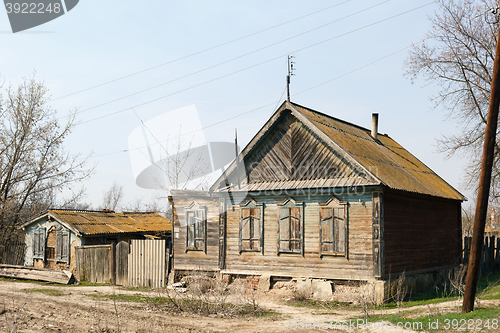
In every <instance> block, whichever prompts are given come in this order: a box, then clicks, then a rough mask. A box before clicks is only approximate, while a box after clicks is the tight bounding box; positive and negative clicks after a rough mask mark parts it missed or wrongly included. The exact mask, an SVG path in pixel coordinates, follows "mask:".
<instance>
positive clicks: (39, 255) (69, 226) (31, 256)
mask: <svg viewBox="0 0 500 333" xmlns="http://www.w3.org/2000/svg"><path fill="white" fill-rule="evenodd" d="M21 227H22V228H23V229H24V230H25V245H26V250H25V260H24V265H25V266H34V267H37V268H52V269H59V270H69V271H71V272H72V273H73V274H75V275H77V274H76V273H77V272H76V255H75V249H76V248H77V247H80V246H84V245H85V246H88V245H101V244H118V243H120V242H130V241H131V240H132V239H144V238H145V237H147V236H148V235H151V236H157V237H160V238H163V239H168V240H169V239H170V232H171V230H172V224H171V222H170V220H168V219H166V218H164V217H163V216H160V215H158V214H155V213H114V212H112V211H84V210H61V209H51V210H48V211H47V212H45V213H44V214H42V215H40V216H39V217H37V218H35V219H33V220H31V221H28V222H26V223H24V224H23V225H22V226H21Z"/></svg>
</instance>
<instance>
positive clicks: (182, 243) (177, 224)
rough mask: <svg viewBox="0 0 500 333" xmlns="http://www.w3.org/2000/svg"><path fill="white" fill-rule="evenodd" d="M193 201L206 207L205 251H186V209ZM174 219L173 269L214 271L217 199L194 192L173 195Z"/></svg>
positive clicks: (215, 263)
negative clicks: (197, 194)
mask: <svg viewBox="0 0 500 333" xmlns="http://www.w3.org/2000/svg"><path fill="white" fill-rule="evenodd" d="M193 201H196V202H197V203H198V204H199V205H200V206H205V207H206V209H207V210H206V213H207V251H206V253H205V251H186V216H185V215H186V211H185V209H186V208H187V207H189V206H190V205H191V204H192V203H193ZM172 208H173V220H174V232H173V243H174V255H173V268H174V269H175V270H199V269H201V270H206V271H216V270H218V267H219V262H218V261H219V248H218V243H219V242H218V240H219V237H218V235H219V201H218V199H214V198H211V197H209V196H208V195H205V196H196V195H195V194H194V195H193V194H186V195H180V194H179V195H175V196H173V200H172Z"/></svg>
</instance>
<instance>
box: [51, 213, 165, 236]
mask: <svg viewBox="0 0 500 333" xmlns="http://www.w3.org/2000/svg"><path fill="white" fill-rule="evenodd" d="M48 214H49V215H52V216H53V217H55V218H56V219H58V220H60V221H62V222H64V223H67V224H68V225H69V226H71V227H73V228H74V229H76V230H77V231H79V232H80V233H81V234H82V235H102V234H121V233H142V232H161V231H171V230H172V223H171V222H170V220H169V219H166V218H164V217H163V216H161V215H158V214H154V213H107V212H95V211H70V210H57V209H51V210H49V212H48Z"/></svg>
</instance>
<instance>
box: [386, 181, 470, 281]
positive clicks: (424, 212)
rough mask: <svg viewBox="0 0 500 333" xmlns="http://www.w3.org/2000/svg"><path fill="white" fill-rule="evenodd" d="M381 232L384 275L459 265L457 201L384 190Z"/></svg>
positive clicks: (459, 217)
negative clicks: (382, 235) (382, 226)
mask: <svg viewBox="0 0 500 333" xmlns="http://www.w3.org/2000/svg"><path fill="white" fill-rule="evenodd" d="M383 232H384V249H383V253H384V273H385V275H386V276H387V274H394V273H401V272H406V273H410V272H419V271H426V270H431V269H437V268H440V267H446V266H451V265H455V264H458V263H459V258H460V253H461V239H462V237H461V211H460V202H459V201H456V200H446V199H439V198H433V197H428V196H424V195H417V194H409V193H404V192H398V191H384V231H383Z"/></svg>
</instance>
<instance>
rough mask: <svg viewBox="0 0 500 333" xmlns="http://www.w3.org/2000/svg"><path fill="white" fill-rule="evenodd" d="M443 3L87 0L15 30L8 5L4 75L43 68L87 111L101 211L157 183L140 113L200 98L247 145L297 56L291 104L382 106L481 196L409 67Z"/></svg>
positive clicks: (341, 111) (209, 129)
mask: <svg viewBox="0 0 500 333" xmlns="http://www.w3.org/2000/svg"><path fill="white" fill-rule="evenodd" d="M426 4H428V5H426ZM419 7H420V8H419ZM436 8H437V6H436V4H434V3H432V2H430V1H429V2H427V1H413V0H389V1H385V0H381V1H376V0H370V1H368V0H351V1H344V0H335V1H332V0H330V1H320V0H315V1H290V0H287V1H278V0H274V1H260V0H256V1H255V0H254V1H245V2H243V1H234V0H233V1H148V2H137V1H113V0H106V1H96V0H82V1H80V2H79V4H78V5H77V6H76V7H75V8H74V9H73V10H71V11H70V12H68V13H67V14H65V15H63V16H61V17H59V18H57V19H55V20H53V21H51V22H48V23H46V24H43V25H41V26H38V27H35V28H32V29H30V30H27V31H25V32H19V33H16V34H13V33H12V32H11V29H10V24H9V21H8V17H7V14H6V12H5V11H0V32H1V34H0V38H1V39H2V42H1V45H2V46H1V48H2V51H1V52H0V63H1V64H2V66H1V67H0V74H1V76H2V80H4V81H5V82H6V83H5V84H4V86H6V85H8V84H12V85H13V86H16V85H18V84H19V83H20V82H22V78H23V77H29V76H30V75H32V74H33V73H34V72H35V71H36V78H37V79H38V80H43V81H44V82H45V85H46V86H47V87H48V88H49V89H50V93H51V95H52V102H51V105H52V107H53V108H54V109H56V110H57V111H58V115H59V116H60V117H64V116H65V115H67V114H68V113H69V111H70V110H74V109H78V110H79V114H78V119H79V121H80V125H78V126H77V127H75V129H74V131H73V133H72V134H71V136H70V137H69V138H68V140H67V145H66V147H67V150H69V151H70V152H72V153H81V154H83V155H87V154H89V153H92V154H93V155H92V157H91V158H90V159H89V165H93V164H96V165H97V167H96V173H95V174H94V176H93V177H92V178H91V179H89V180H88V181H87V182H86V183H85V187H86V188H87V197H86V198H85V201H87V202H91V203H92V204H93V205H94V208H96V207H97V206H98V205H99V204H100V202H101V201H102V193H103V191H104V190H105V189H108V188H109V187H110V186H111V184H112V183H113V182H114V181H116V182H118V183H119V184H123V185H124V190H125V194H126V198H125V202H124V203H126V202H130V201H133V200H136V199H139V198H142V199H143V200H144V201H146V202H147V201H148V200H149V199H150V197H151V195H152V194H153V193H154V190H146V189H141V188H140V187H138V186H137V185H136V183H135V179H134V174H133V172H132V166H131V161H130V154H129V152H127V151H126V150H127V149H128V138H129V135H130V134H131V133H132V131H133V130H134V129H136V128H137V127H138V126H140V124H141V120H142V121H144V122H147V121H148V120H151V119H153V118H155V117H158V116H161V115H164V114H165V113H167V112H169V111H173V110H176V109H179V108H182V107H187V106H190V105H195V106H196V109H197V111H198V115H199V119H200V123H201V126H202V127H206V128H205V129H204V135H205V138H206V140H207V141H228V142H232V141H233V140H234V130H235V128H237V129H238V140H239V143H240V144H241V145H242V146H245V145H246V144H247V143H248V141H249V140H250V139H251V138H252V137H253V135H255V133H256V132H257V131H258V130H259V129H260V128H261V127H262V125H263V124H264V123H265V122H266V121H267V119H268V118H269V117H270V116H271V114H272V113H273V112H274V111H275V109H276V106H277V105H278V104H279V103H281V102H282V101H283V100H284V99H285V98H286V94H284V91H285V79H286V72H287V55H288V54H289V55H293V56H294V57H295V59H294V61H295V62H296V72H295V74H296V75H295V76H293V77H292V82H291V86H290V89H291V100H292V101H293V102H296V103H298V104H301V105H303V106H306V107H309V108H312V109H315V110H318V111H321V112H323V113H326V114H328V115H331V116H334V117H337V118H340V119H343V120H346V121H349V122H352V123H354V124H357V125H360V126H363V127H367V128H369V127H370V126H371V114H372V113H373V112H378V113H379V114H380V118H379V132H381V133H387V134H388V135H389V136H391V137H392V138H393V139H395V140H396V141H397V142H399V143H400V144H401V145H403V146H404V147H405V148H406V149H408V150H409V151H410V152H411V153H413V154H414V155H415V156H416V157H418V158H419V159H420V160H421V161H423V162H424V163H425V164H427V165H428V166H429V167H430V168H431V169H433V170H434V171H435V172H436V173H437V174H438V175H440V176H441V177H442V178H444V179H445V180H446V181H448V182H449V183H450V184H451V185H452V186H454V187H455V188H457V189H458V190H459V191H461V192H462V193H463V194H465V195H466V196H467V197H469V198H470V197H471V193H470V192H469V191H466V189H464V187H463V181H462V178H463V175H464V170H463V168H464V165H465V161H463V160H461V159H459V158H452V159H448V160H446V159H445V156H444V155H442V154H439V153H437V147H436V139H438V138H439V137H441V136H442V135H445V134H452V133H455V132H456V131H457V130H458V129H457V124H455V123H453V122H452V121H450V120H449V119H446V113H445V112H444V111H443V110H442V109H440V108H437V109H434V105H433V103H432V102H431V101H430V96H431V95H432V94H433V93H435V92H436V87H433V86H425V82H424V81H423V80H420V81H417V82H415V83H413V84H412V83H411V81H410V80H409V78H406V77H404V76H403V74H404V68H403V67H404V61H405V59H406V58H407V57H408V52H409V49H408V47H409V46H410V45H412V43H417V42H419V41H421V40H422V39H423V38H424V37H425V33H426V31H427V30H428V29H429V27H430V23H429V21H428V16H429V15H432V13H433V12H434V10H436ZM137 73H138V74H137ZM144 90H145V91H144ZM134 111H135V112H134ZM240 114H241V116H238V117H235V116H237V115H240ZM230 118H232V119H230ZM61 121H64V118H62V119H61ZM212 124H215V125H213V126H210V125H212Z"/></svg>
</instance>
